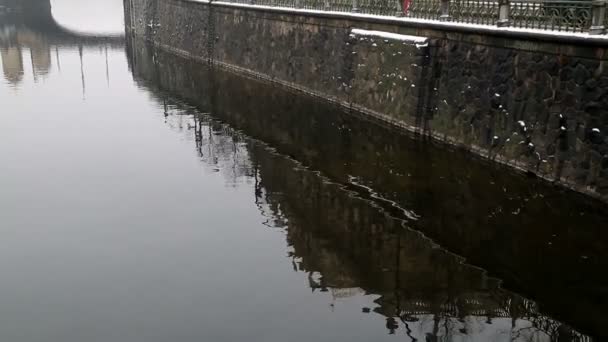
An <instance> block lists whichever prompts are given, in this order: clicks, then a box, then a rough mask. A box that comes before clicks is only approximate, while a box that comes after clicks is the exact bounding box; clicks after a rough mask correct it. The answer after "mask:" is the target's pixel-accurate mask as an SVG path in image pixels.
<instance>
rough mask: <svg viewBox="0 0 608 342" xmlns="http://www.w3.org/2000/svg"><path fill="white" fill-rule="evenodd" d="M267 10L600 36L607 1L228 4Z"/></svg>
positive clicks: (282, 0)
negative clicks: (423, 20) (286, 9)
mask: <svg viewBox="0 0 608 342" xmlns="http://www.w3.org/2000/svg"><path fill="white" fill-rule="evenodd" d="M228 1H230V2H236V3H246V4H255V5H265V6H277V7H289V8H300V9H311V10H322V11H334V12H359V13H364V14H375V15H384V16H400V17H409V18H416V19H428V20H442V21H450V22H456V23H468V24H481V25H498V26H500V27H508V26H512V27H517V28H528V29H540V30H553V31H566V32H589V33H590V34H604V33H605V31H606V30H605V26H604V25H605V22H606V20H607V19H606V17H607V14H606V3H607V1H608V0H228Z"/></svg>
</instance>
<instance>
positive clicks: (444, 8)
mask: <svg viewBox="0 0 608 342" xmlns="http://www.w3.org/2000/svg"><path fill="white" fill-rule="evenodd" d="M450 19H451V17H450V0H441V15H440V16H439V20H441V21H449V20H450Z"/></svg>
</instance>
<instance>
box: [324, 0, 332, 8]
mask: <svg viewBox="0 0 608 342" xmlns="http://www.w3.org/2000/svg"><path fill="white" fill-rule="evenodd" d="M324 5H325V10H326V11H329V10H330V9H331V4H330V2H329V0H325V4H324Z"/></svg>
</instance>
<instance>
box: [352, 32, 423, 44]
mask: <svg viewBox="0 0 608 342" xmlns="http://www.w3.org/2000/svg"><path fill="white" fill-rule="evenodd" d="M350 32H351V33H352V34H355V35H358V36H365V37H378V38H386V39H392V40H398V41H402V42H406V43H411V44H428V38H426V37H420V36H410V35H406V34H398V33H392V32H386V31H373V30H362V29H352V30H351V31H350Z"/></svg>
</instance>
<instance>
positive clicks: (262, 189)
mask: <svg viewBox="0 0 608 342" xmlns="http://www.w3.org/2000/svg"><path fill="white" fill-rule="evenodd" d="M127 51H128V55H129V61H130V67H131V69H132V72H133V74H134V77H135V79H136V81H137V82H138V83H140V84H141V85H142V86H143V87H145V88H147V89H148V90H149V91H150V92H151V93H152V94H154V95H155V96H156V97H157V100H158V101H159V102H160V103H165V105H166V108H167V110H166V112H167V114H166V115H167V117H168V118H170V117H172V116H175V115H187V116H188V117H189V118H191V120H192V121H193V124H192V125H191V131H192V134H194V137H195V139H194V140H195V142H196V146H197V149H198V151H199V156H200V157H201V158H202V159H203V160H204V161H205V162H206V163H210V164H211V165H213V164H214V163H217V160H218V158H217V154H219V155H220V158H219V159H221V160H225V161H226V163H227V164H228V165H229V166H230V165H231V163H232V166H230V167H227V169H228V170H232V171H230V175H232V176H231V177H236V175H239V174H240V175H242V176H243V177H249V178H253V179H254V181H255V184H256V186H255V193H254V194H253V196H254V198H255V201H256V203H257V205H258V207H259V209H260V211H261V212H262V213H263V214H265V215H266V217H268V222H267V225H268V226H270V227H284V228H285V232H286V236H287V241H288V244H289V245H290V246H292V247H293V252H292V254H291V255H290V257H291V258H292V259H293V267H294V270H296V271H302V272H307V273H309V275H310V276H309V284H310V286H311V288H312V289H313V291H331V292H332V293H333V294H334V295H335V296H337V297H340V296H350V295H352V294H353V293H358V292H363V293H369V294H376V295H378V296H379V299H378V300H377V301H376V303H377V307H375V308H362V310H363V312H369V313H372V312H375V313H378V314H381V315H383V316H386V328H387V332H395V331H398V330H403V331H405V332H406V333H407V334H408V335H410V334H411V333H412V331H414V330H412V327H413V326H422V325H424V327H425V328H424V329H426V330H425V331H427V335H426V337H425V338H426V341H438V340H444V338H447V340H451V339H453V338H458V336H463V337H469V338H472V339H473V340H479V341H484V340H486V338H494V337H496V338H498V336H500V338H507V337H508V338H509V339H510V340H515V341H528V340H535V338H538V340H539V341H586V340H590V338H589V337H587V336H585V335H586V334H587V335H590V336H594V337H596V338H598V340H602V339H605V338H607V337H608V334H607V333H606V330H605V328H604V326H605V323H607V322H608V315H607V314H606V308H608V275H607V274H606V272H605V270H606V269H608V258H607V252H608V249H607V248H606V242H607V241H608V236H607V234H608V232H606V229H605V227H608V214H607V211H606V206H605V205H604V204H601V203H598V202H596V201H593V200H590V199H588V198H586V197H584V196H581V195H578V194H575V193H572V192H570V191H566V190H563V189H561V188H559V187H553V186H551V185H550V184H547V183H545V182H542V181H539V180H538V179H531V178H527V177H526V176H525V175H521V174H518V173H515V172H512V171H510V170H508V169H505V168H504V167H501V166H497V165H493V164H491V163H488V162H486V161H483V160H478V159H475V158H472V157H470V155H469V154H468V153H466V152H465V151H461V150H458V149H450V148H446V147H445V146H435V145H434V144H433V143H431V142H428V141H422V140H420V139H412V137H411V136H409V135H407V134H404V133H402V132H397V131H395V130H394V129H391V128H388V127H384V126H383V125H381V124H379V123H377V122H372V121H370V120H366V119H365V118H363V117H360V116H359V115H357V114H356V113H349V112H348V111H346V110H344V109H342V108H337V107H335V106H332V105H330V104H327V103H324V102H319V101H317V100H315V99H311V98H308V97H306V96H303V95H301V94H297V93H294V92H290V91H286V90H282V89H278V88H276V87H274V86H272V85H269V84H266V83H263V82H260V81H256V80H251V79H246V78H243V77H241V76H238V75H235V74H232V73H228V72H224V71H219V70H210V69H209V68H208V67H206V66H205V65H202V64H197V63H195V62H192V61H188V60H186V59H184V58H181V57H177V56H174V55H171V54H168V53H165V52H162V51H160V50H155V49H153V48H151V47H149V46H147V45H146V44H144V43H143V42H140V41H130V42H129V44H128V47H127ZM186 104H187V105H186ZM189 106H195V107H196V108H197V110H194V109H189V110H185V109H184V108H192V107H189ZM178 113H181V114H178ZM200 113H210V115H208V114H200ZM241 132H243V133H241ZM214 136H220V137H223V138H222V139H214V138H213V137H214ZM218 141H221V142H223V143H222V144H219V145H218V144H217V143H216V142H218ZM234 146H240V147H239V148H245V149H246V152H247V153H248V154H249V158H248V159H244V160H243V159H238V158H232V157H231V156H234V155H237V154H236V153H235V151H236V149H235V147H234ZM210 151H213V153H212V152H210ZM231 160H233V162H231ZM221 169H224V168H221ZM235 170H240V171H238V172H237V171H235ZM239 172H240V173H239ZM486 270H487V271H486ZM516 293H519V294H516ZM520 294H521V295H520ZM472 322H475V323H472ZM479 327H483V329H486V330H483V329H482V330H483V331H486V332H487V331H488V330H487V329H490V330H491V331H494V330H495V331H496V332H495V334H498V335H489V336H486V335H480V334H479ZM424 329H423V330H424ZM499 332H500V333H499ZM505 334H506V335H505ZM484 336H485V337H484ZM492 336H494V337H492Z"/></svg>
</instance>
